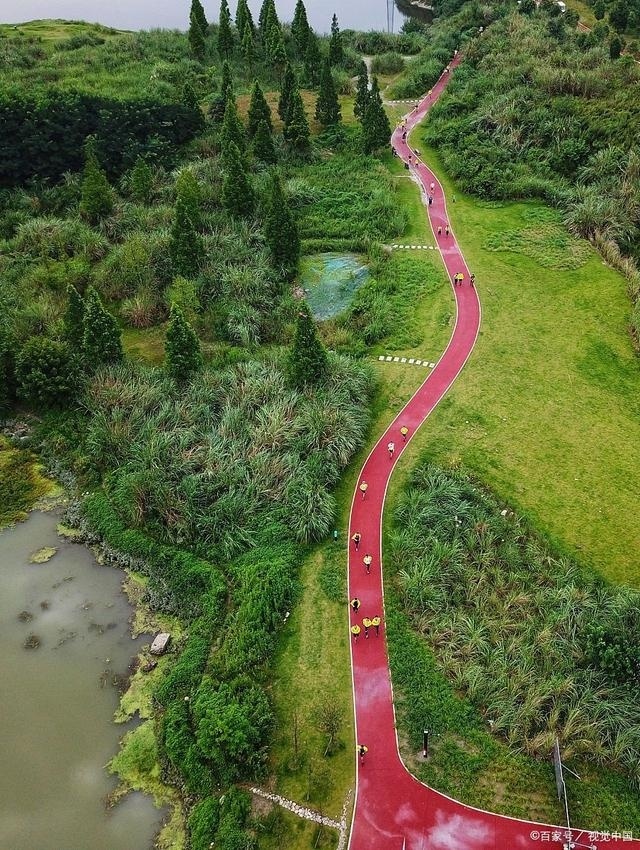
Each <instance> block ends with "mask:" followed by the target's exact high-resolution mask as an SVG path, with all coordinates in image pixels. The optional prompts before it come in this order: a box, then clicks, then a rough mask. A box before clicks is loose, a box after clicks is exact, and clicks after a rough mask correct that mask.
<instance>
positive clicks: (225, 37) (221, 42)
mask: <svg viewBox="0 0 640 850" xmlns="http://www.w3.org/2000/svg"><path fill="white" fill-rule="evenodd" d="M232 52H233V32H232V30H231V13H230V12H229V4H228V2H227V0H220V19H219V22H218V53H219V54H220V56H222V58H223V59H228V58H229V56H230V54H231V53H232Z"/></svg>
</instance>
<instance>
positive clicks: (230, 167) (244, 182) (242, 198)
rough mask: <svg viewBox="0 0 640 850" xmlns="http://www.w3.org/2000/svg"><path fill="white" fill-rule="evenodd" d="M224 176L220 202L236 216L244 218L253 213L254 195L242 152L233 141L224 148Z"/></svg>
mask: <svg viewBox="0 0 640 850" xmlns="http://www.w3.org/2000/svg"><path fill="white" fill-rule="evenodd" d="M223 167H224V178H223V181H222V203H223V206H224V208H225V209H226V210H227V211H228V212H230V213H231V215H232V216H235V217H236V218H245V217H247V216H250V215H251V214H252V213H253V210H254V208H255V195H254V193H253V187H252V185H251V181H250V180H249V177H248V175H247V172H246V169H245V167H244V161H243V158H242V154H241V153H240V150H239V148H238V146H237V145H236V144H235V142H230V143H229V144H228V145H227V147H226V148H225V150H224V157H223Z"/></svg>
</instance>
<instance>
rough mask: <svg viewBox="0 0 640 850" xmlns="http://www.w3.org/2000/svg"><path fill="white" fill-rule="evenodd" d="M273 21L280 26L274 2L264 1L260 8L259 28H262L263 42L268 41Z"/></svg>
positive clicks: (272, 0)
mask: <svg viewBox="0 0 640 850" xmlns="http://www.w3.org/2000/svg"><path fill="white" fill-rule="evenodd" d="M271 21H275V22H276V23H277V24H278V26H280V21H279V20H278V13H277V12H276V6H275V3H274V0H264V2H263V4H262V7H261V8H260V15H259V16H258V26H259V27H260V35H261V36H262V40H263V42H266V40H267V35H268V33H269V26H270V24H271Z"/></svg>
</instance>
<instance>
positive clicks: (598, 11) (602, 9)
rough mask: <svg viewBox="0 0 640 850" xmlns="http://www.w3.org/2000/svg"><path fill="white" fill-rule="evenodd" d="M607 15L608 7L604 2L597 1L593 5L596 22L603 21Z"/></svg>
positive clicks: (601, 0) (602, 0)
mask: <svg viewBox="0 0 640 850" xmlns="http://www.w3.org/2000/svg"><path fill="white" fill-rule="evenodd" d="M606 13H607V7H606V6H605V4H604V0H596V2H595V3H594V4H593V15H594V17H595V19H596V21H602V20H603V19H604V16H605V15H606Z"/></svg>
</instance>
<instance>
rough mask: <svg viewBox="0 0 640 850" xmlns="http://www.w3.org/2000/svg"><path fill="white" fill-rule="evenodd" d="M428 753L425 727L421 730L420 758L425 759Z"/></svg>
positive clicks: (427, 735)
mask: <svg viewBox="0 0 640 850" xmlns="http://www.w3.org/2000/svg"><path fill="white" fill-rule="evenodd" d="M428 755H429V730H428V729H425V730H424V731H423V732H422V758H423V759H426V758H427V756H428Z"/></svg>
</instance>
